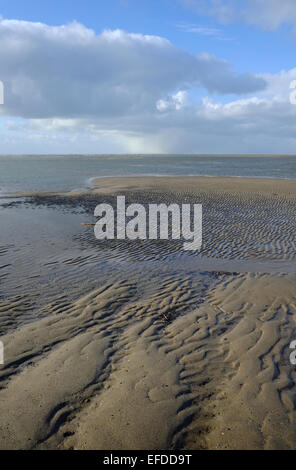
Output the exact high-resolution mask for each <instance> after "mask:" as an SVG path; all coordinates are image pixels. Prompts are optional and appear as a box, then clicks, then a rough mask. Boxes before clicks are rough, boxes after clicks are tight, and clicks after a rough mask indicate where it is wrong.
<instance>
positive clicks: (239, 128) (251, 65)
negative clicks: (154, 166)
mask: <svg viewBox="0 0 296 470" xmlns="http://www.w3.org/2000/svg"><path fill="white" fill-rule="evenodd" d="M295 46H296V1H295V0H157V1H156V0H108V1H107V0H84V1H77V0H59V1H57V0H51V1H43V2H40V0H39V1H37V0H26V1H23V0H9V1H1V0H0V81H2V82H3V85H4V104H0V153H1V154H16V153H21V154H31V153H32V154H33V153H37V154H39V153H42V154H49V153H55V154H56V153H60V154H65V153H70V154H72V153H75V154H78V153H87V154H91V153H104V154H105V153H296V133H295V130H296V127H295V125H296V106H295V104H293V102H295V100H293V99H291V96H292V94H293V93H294V92H293V89H291V88H290V84H291V83H292V82H293V80H296V59H294V58H295ZM295 84H296V82H295Z"/></svg>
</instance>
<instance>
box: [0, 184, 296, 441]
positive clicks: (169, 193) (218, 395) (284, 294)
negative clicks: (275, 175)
mask: <svg viewBox="0 0 296 470" xmlns="http://www.w3.org/2000/svg"><path fill="white" fill-rule="evenodd" d="M172 178H173V179H172ZM172 178H163V177H162V178H147V177H142V178H139V177H136V178H105V180H103V179H101V178H100V179H99V180H96V182H95V184H96V186H97V187H96V188H95V189H93V190H88V191H78V192H76V193H73V192H67V193H37V194H33V195H32V193H31V194H30V195H27V197H29V196H30V202H28V204H30V211H31V213H32V217H34V213H35V212H34V210H35V209H34V207H35V206H36V208H38V206H39V205H40V206H42V207H43V208H45V209H47V208H50V207H52V206H56V207H57V208H58V209H61V213H59V217H53V218H52V219H51V222H52V228H53V233H52V236H53V235H54V237H55V238H54V239H53V238H45V239H44V242H43V243H44V246H45V247H46V248H49V251H48V253H47V254H45V251H43V250H44V248H43V245H42V244H41V247H40V251H38V252H37V253H38V254H39V256H37V257H36V252H35V250H36V249H37V248H38V247H37V245H34V241H33V238H32V240H31V244H32V245H34V246H32V247H31V249H32V253H33V254H34V257H35V258H34V259H35V266H34V268H35V271H34V272H33V271H32V266H31V263H30V258H29V257H28V260H27V261H26V262H27V267H26V269H27V270H28V272H29V273H31V274H36V273H37V272H38V271H39V269H40V266H42V270H43V272H44V275H46V276H48V282H50V283H51V284H50V285H51V287H52V288H53V293H54V292H55V291H54V289H56V295H55V296H51V298H50V301H48V302H45V304H44V305H43V306H42V310H41V311H40V312H38V311H37V316H36V318H34V317H32V315H31V317H32V318H31V319H30V321H27V322H25V323H24V324H22V323H19V324H16V327H14V324H13V320H14V315H15V316H16V319H15V320H16V321H17V319H18V316H20V315H28V318H30V312H31V310H30V309H31V308H32V307H30V306H28V300H27V299H29V300H31V299H33V298H34V297H33V296H36V295H37V294H39V295H41V296H42V295H43V296H44V294H42V289H43V288H45V287H46V281H45V280H46V277H44V278H43V279H44V281H43V284H42V287H41V290H40V278H37V279H36V281H32V282H33V287H32V288H31V290H28V289H29V288H27V291H26V292H24V295H25V296H24V298H22V297H21V296H20V295H18V296H17V297H16V298H14V297H11V298H5V299H4V300H2V301H1V302H0V319H1V322H2V324H3V325H5V328H6V330H4V334H3V336H2V337H1V340H3V343H4V345H5V367H4V368H3V367H1V366H0V377H1V379H2V388H1V389H0V414H1V422H0V449H61V450H68V449H77V450H78V449H103V450H107V449H108V450H119V449H124V450H132V449H151V450H153V449H155V450H156V449H161V450H168V449H178V450H193V449H295V448H296V445H295V442H296V431H295V426H294V424H293V423H294V416H295V403H296V394H295V392H294V387H295V383H296V371H295V370H294V367H293V366H292V365H291V364H290V362H289V354H290V351H289V345H290V343H291V341H292V340H294V339H295V338H296V324H295V320H294V318H295V315H296V307H295V306H296V296H295V284H296V274H295V273H293V272H286V271H285V260H286V261H287V262H288V263H290V265H291V266H292V264H293V263H294V262H295V241H294V233H295V211H294V208H295V201H296V188H295V183H292V182H289V183H287V182H286V181H283V180H272V181H271V180H265V179H264V180H258V179H248V180H247V181H246V180H245V179H243V178H237V179H236V180H235V181H234V178H219V179H217V178H212V177H211V178H205V177H198V178H192V177H188V178H186V179H184V178H183V177H181V178H180V177H177V178H176V177H172ZM292 181H293V180H292ZM121 192H123V193H124V194H126V196H127V198H128V201H129V202H139V201H140V202H143V203H149V201H151V200H152V201H153V200H155V201H156V202H164V203H168V202H170V201H171V202H172V201H175V200H176V201H177V202H182V201H183V200H186V201H195V200H198V201H200V202H202V203H203V205H204V206H205V241H204V244H205V246H204V253H203V254H202V256H204V257H208V260H207V263H204V264H202V263H201V264H199V260H200V258H199V257H198V254H197V255H196V256H195V255H192V256H191V257H190V259H189V258H188V259H187V262H185V261H186V260H185V257H186V255H182V252H180V250H179V247H178V245H175V244H174V243H172V242H171V241H165V243H162V242H161V243H158V241H155V243H154V242H151V243H150V242H149V243H148V242H147V244H145V243H142V244H141V243H137V242H136V241H135V242H133V243H131V242H130V243H128V242H125V241H117V240H115V241H114V243H113V244H109V243H108V241H106V242H105V243H99V244H98V243H97V242H95V241H94V240H93V232H92V230H91V229H89V228H88V229H87V228H83V229H82V228H81V227H80V226H79V224H80V221H84V220H85V219H86V218H87V217H89V218H91V217H93V208H94V207H95V205H96V204H97V203H98V202H103V201H104V200H107V201H109V202H112V201H114V200H115V197H116V194H119V193H121ZM21 197H25V196H24V195H22V196H21ZM21 204H22V202H20V206H19V207H20V210H22V209H21ZM65 207H66V209H67V210H69V212H71V217H69V222H71V227H72V226H73V234H72V232H71V231H70V230H68V233H64V232H60V230H64V229H65V228H62V225H63V218H62V217H63V216H62V214H63V210H64V209H63V208H65ZM77 208H79V210H80V209H81V211H82V212H78V213H77V212H75V211H76V210H77ZM25 210H26V208H25V209H24V211H25ZM8 211H9V208H7V211H6V213H7V212H8ZM75 214H76V215H75ZM77 214H79V216H78V215H77ZM15 217H16V218H15V220H16V229H17V230H19V231H20V233H19V235H18V236H19V238H20V239H21V235H22V233H21V230H24V231H25V233H26V234H28V233H29V232H28V227H30V223H31V222H30V220H28V221H26V213H25V212H24V214H23V217H24V218H23V219H22V220H23V223H24V224H26V225H25V227H23V226H22V224H21V226H19V225H18V223H19V221H20V219H19V215H17V214H16V216H15ZM44 218H45V219H46V211H45V213H44ZM31 220H33V219H31ZM39 220H40V214H39V219H37V223H36V224H35V225H34V237H35V241H36V240H39V233H42V227H40V226H38V222H39ZM87 220H92V219H87ZM48 223H49V224H50V222H48ZM78 227H79V228H78ZM71 234H72V235H71ZM61 235H63V243H62V239H61V238H60V237H61ZM70 235H71V236H73V237H74V238H73V240H74V241H75V244H73V247H72V246H70V243H68V242H67V240H68V238H67V237H69V236H70ZM43 236H44V235H43ZM71 240H72V238H71ZM73 240H72V241H73ZM53 241H55V244H54V245H51V244H52V242H53ZM72 241H71V243H72ZM11 243H12V240H11ZM27 244H28V240H27ZM51 246H53V248H50V247H51ZM0 248H1V247H0ZM24 249H25V248H24V247H23V250H24ZM0 252H1V250H0ZM53 253H54V258H53ZM24 255H25V253H24V252H23V251H22V252H21V254H20V252H19V251H18V246H14V245H13V243H12V246H10V247H9V246H6V247H3V249H2V256H3V258H2V260H3V263H2V264H3V266H2V267H3V269H2V273H3V274H2V275H3V276H9V274H10V272H11V269H12V268H11V266H13V265H15V269H17V267H18V263H19V260H23V259H24ZM215 257H216V258H217V260H218V261H219V262H216V264H215V259H216V258H215ZM211 260H212V261H211ZM262 260H263V261H264V260H265V261H264V263H266V264H265V265H263V266H268V263H270V264H271V265H272V263H275V264H278V266H279V271H277V272H272V271H270V272H268V270H265V269H264V272H258V271H256V268H255V267H254V266H256V263H257V264H258V263H259V264H260V262H261V261H262ZM224 261H225V262H224ZM230 261H231V262H230ZM263 261H262V262H263ZM38 263H39V264H40V266H39V265H38ZM211 263H213V264H212V265H211ZM240 265H241V266H246V267H248V266H249V267H250V268H249V270H248V269H246V271H245V272H242V271H241V272H239V271H234V267H239V266H240ZM127 267H128V269H127ZM251 267H252V269H251ZM31 271H32V272H31ZM57 275H58V276H59V277H58V278H57ZM96 278H97V281H96ZM3 279H4V280H5V279H9V278H8V277H4V278H3ZM20 279H21V278H20ZM53 279H58V282H56V284H57V285H56V287H54V283H53V282H52V280H53ZM28 285H30V284H28ZM77 285H79V295H74V296H73V291H76V290H77ZM2 287H4V284H3V286H2ZM11 290H13V289H11ZM8 312H9V313H8ZM77 364H79V367H77ZM155 364H157V367H155ZM49 392H50V393H49ZM24 405H25V406H24Z"/></svg>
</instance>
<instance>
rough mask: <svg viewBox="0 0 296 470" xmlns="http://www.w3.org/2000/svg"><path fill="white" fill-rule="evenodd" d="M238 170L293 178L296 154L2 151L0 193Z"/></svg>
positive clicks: (245, 174)
mask: <svg viewBox="0 0 296 470" xmlns="http://www.w3.org/2000/svg"><path fill="white" fill-rule="evenodd" d="M120 176H236V177H242V178H244V177H247V178H250V177H253V178H279V179H296V156H272V155H270V156H257V155H252V156H235V155H223V156H222V155H15V156H12V155H1V156H0V195H1V196H4V195H10V194H12V193H19V192H35V191H37V192H38V191H74V190H79V189H85V188H90V187H91V186H92V179H93V178H100V177H120Z"/></svg>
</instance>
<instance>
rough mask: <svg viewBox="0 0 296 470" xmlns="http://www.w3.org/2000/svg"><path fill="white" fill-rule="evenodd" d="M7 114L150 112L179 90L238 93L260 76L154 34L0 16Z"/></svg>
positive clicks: (258, 85) (257, 85)
mask: <svg viewBox="0 0 296 470" xmlns="http://www.w3.org/2000/svg"><path fill="white" fill-rule="evenodd" d="M0 44H1V48H0V63H1V79H2V80H3V82H4V85H5V105H4V107H3V109H2V110H1V111H2V113H5V114H6V115H14V116H21V117H27V118H49V117H62V118H65V117H71V118H73V117H79V118H81V117H83V116H84V117H91V116H93V117H101V118H104V117H108V116H112V117H114V116H127V115H130V114H133V115H134V114H135V113H139V112H147V111H149V110H150V111H151V110H152V109H153V108H154V105H155V102H156V101H157V100H161V99H163V97H165V96H167V95H168V94H172V93H175V92H176V91H179V90H180V89H186V88H194V87H202V88H205V89H207V90H209V91H210V92H218V93H237V94H244V93H248V92H253V91H256V90H260V89H262V88H264V86H265V82H264V80H263V79H262V78H260V77H256V76H254V75H251V74H237V73H235V72H234V71H233V70H232V67H231V65H230V64H229V63H227V62H225V61H223V60H221V59H218V58H217V57H214V56H205V55H199V56H193V55H191V54H188V53H186V52H185V51H182V50H179V49H177V48H175V47H174V46H173V45H172V44H171V43H170V42H169V41H168V40H166V39H164V38H160V37H156V36H147V35H141V34H133V33H126V32H124V31H121V30H115V31H108V30H107V31H104V32H103V33H102V34H100V35H96V34H95V33H94V32H93V31H92V30H90V29H87V28H86V27H84V26H83V25H81V24H78V23H71V24H69V25H66V26H59V27H53V26H48V25H45V24H41V23H30V22H25V21H16V20H0Z"/></svg>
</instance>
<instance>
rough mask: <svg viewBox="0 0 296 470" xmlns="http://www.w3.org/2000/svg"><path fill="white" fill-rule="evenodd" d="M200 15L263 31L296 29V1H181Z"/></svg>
mask: <svg viewBox="0 0 296 470" xmlns="http://www.w3.org/2000/svg"><path fill="white" fill-rule="evenodd" d="M180 1H181V2H182V3H183V4H185V5H187V6H190V7H192V8H194V9H196V10H197V12H198V13H201V14H205V15H210V16H214V17H216V18H217V19H218V20H219V21H221V22H222V23H233V22H246V23H248V24H254V25H257V26H260V27H261V28H263V29H270V30H273V29H276V28H278V27H279V26H281V25H282V24H290V25H292V26H293V27H294V28H296V2H295V0H180Z"/></svg>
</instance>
